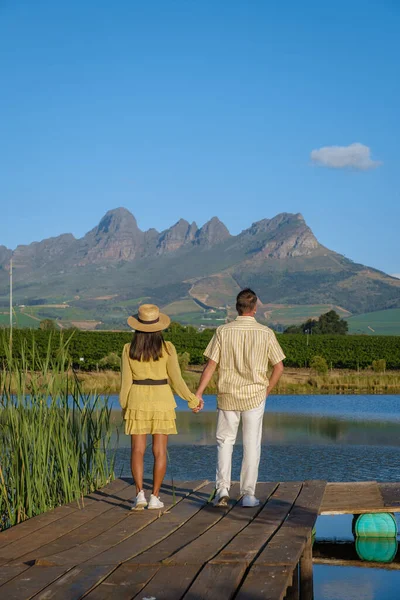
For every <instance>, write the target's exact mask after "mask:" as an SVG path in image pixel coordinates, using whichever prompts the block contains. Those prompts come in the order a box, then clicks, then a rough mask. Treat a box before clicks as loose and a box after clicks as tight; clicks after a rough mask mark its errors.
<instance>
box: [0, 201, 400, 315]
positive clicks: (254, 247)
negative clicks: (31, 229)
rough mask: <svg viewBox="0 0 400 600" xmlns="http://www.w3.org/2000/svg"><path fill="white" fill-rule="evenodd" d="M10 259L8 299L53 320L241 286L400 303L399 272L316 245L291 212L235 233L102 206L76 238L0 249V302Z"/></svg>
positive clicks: (352, 304)
mask: <svg viewBox="0 0 400 600" xmlns="http://www.w3.org/2000/svg"><path fill="white" fill-rule="evenodd" d="M11 256H12V257H13V265H14V298H15V299H16V302H17V303H19V304H23V305H26V306H30V305H32V306H33V305H38V304H42V305H45V306H46V307H47V308H46V311H44V309H43V310H42V312H41V313H40V315H39V317H41V316H42V315H43V314H44V313H45V314H46V315H47V316H52V317H54V316H56V317H57V316H58V313H57V314H56V313H54V314H53V313H52V311H51V310H50V306H53V307H55V306H59V305H60V304H61V306H62V308H63V309H65V310H63V311H62V315H63V316H62V318H64V315H68V314H70V313H71V315H72V316H71V317H69V318H70V320H71V322H72V321H73V320H74V319H75V321H78V320H79V319H84V318H85V316H86V317H87V318H89V317H90V318H93V319H94V320H100V321H102V322H103V323H105V322H108V323H111V322H115V323H117V322H119V320H120V319H121V315H124V314H125V313H126V311H128V312H129V311H131V310H133V307H134V306H136V305H137V304H138V303H139V302H140V301H143V299H144V298H147V299H149V300H151V301H154V302H156V303H157V304H159V305H160V306H166V305H170V304H171V303H174V302H180V303H181V304H179V306H180V307H182V306H184V307H186V308H187V310H188V311H189V312H190V311H193V312H194V311H196V310H197V311H199V310H204V307H210V308H214V309H215V308H217V307H221V310H222V308H223V307H227V306H232V305H234V297H235V295H236V293H237V291H238V290H239V289H240V288H242V287H245V286H250V287H253V288H254V289H255V290H256V291H257V293H258V295H259V297H260V299H261V301H262V303H263V304H268V305H272V304H274V305H293V304H294V305H300V304H302V305H316V304H321V305H322V304H324V305H325V304H326V305H328V304H329V305H334V306H339V307H342V308H343V309H344V310H345V311H349V312H352V313H363V312H367V311H375V310H382V309H386V308H399V307H400V280H399V279H396V278H394V277H391V276H389V275H386V274H385V273H383V272H381V271H378V270H376V269H372V268H369V267H366V266H364V265H360V264H356V263H353V262H352V261H351V260H349V259H347V258H345V257H344V256H343V255H341V254H338V253H336V252H333V251H331V250H329V249H328V248H326V247H324V246H323V245H322V244H320V243H319V241H318V240H317V239H316V237H315V235H314V234H313V232H312V231H311V229H310V228H309V227H308V225H307V224H306V222H305V220H304V218H303V217H302V215H301V214H299V213H297V214H292V213H281V214H278V215H276V216H275V217H273V218H271V219H263V220H261V221H258V222H256V223H253V224H252V225H251V226H250V227H248V228H247V229H244V230H243V231H242V232H241V233H240V234H238V235H235V236H233V235H231V234H230V233H229V231H228V229H227V228H226V227H225V225H224V224H223V223H222V222H221V221H220V220H219V219H218V218H217V217H213V218H212V219H211V220H210V221H208V222H207V223H205V224H204V225H203V226H202V227H201V228H198V226H197V225H196V223H194V222H193V223H189V222H188V221H186V220H184V219H180V220H179V221H178V222H177V223H175V224H174V225H173V226H172V227H170V228H168V229H166V230H164V231H162V232H158V231H157V230H156V229H149V230H148V231H142V230H141V229H140V228H139V227H138V224H137V222H136V219H135V217H134V216H133V215H132V214H131V213H130V212H129V211H128V210H126V209H125V208H117V209H114V210H110V211H108V212H107V213H106V214H105V215H104V217H103V218H102V219H101V220H100V223H99V224H98V225H97V226H96V227H94V228H93V229H92V230H91V231H89V232H88V233H87V234H86V235H85V236H84V237H83V238H81V239H76V238H75V237H74V236H73V235H72V234H70V233H66V234H63V235H61V236H58V237H54V238H49V239H46V240H43V241H41V242H34V243H32V244H29V245H21V246H18V247H17V248H16V249H15V251H14V252H12V251H11V250H9V249H7V248H5V247H4V246H0V284H1V288H0V289H1V290H3V291H2V293H1V294H0V306H7V302H8V272H7V270H8V265H9V261H10V258H11ZM111 298H112V301H111ZM54 310H55V309H54ZM171 310H172V311H173V310H174V307H172V308H171ZM185 310H186V309H185ZM124 311H125V312H124ZM53 312H54V311H53ZM171 314H172V313H171ZM72 317H74V319H73V318H72ZM221 318H222V317H221Z"/></svg>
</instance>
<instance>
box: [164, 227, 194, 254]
mask: <svg viewBox="0 0 400 600" xmlns="http://www.w3.org/2000/svg"><path fill="white" fill-rule="evenodd" d="M196 232H197V225H196V223H194V222H193V223H189V222H188V221H186V220H185V219H179V221H178V222H177V223H175V225H173V226H172V227H170V228H169V229H166V230H165V231H163V232H162V233H161V234H160V237H159V240H158V244H157V254H165V252H172V251H174V250H178V249H179V248H181V247H182V246H183V245H184V244H187V243H188V242H192V241H193V240H194V238H195V235H196Z"/></svg>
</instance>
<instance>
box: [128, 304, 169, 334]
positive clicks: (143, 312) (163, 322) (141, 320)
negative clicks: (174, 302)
mask: <svg viewBox="0 0 400 600" xmlns="http://www.w3.org/2000/svg"><path fill="white" fill-rule="evenodd" d="M170 323H171V319H170V318H169V317H168V316H167V315H164V314H163V313H160V309H159V308H158V306H156V305H155V304H142V305H141V306H139V311H138V314H137V315H135V316H134V317H129V318H128V325H129V327H132V329H136V331H148V332H152V331H162V330H163V329H166V328H167V327H168V325H169V324H170Z"/></svg>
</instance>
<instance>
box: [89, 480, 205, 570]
mask: <svg viewBox="0 0 400 600" xmlns="http://www.w3.org/2000/svg"><path fill="white" fill-rule="evenodd" d="M213 488H214V484H213V483H207V484H206V485H205V486H201V487H200V489H197V490H193V491H191V493H189V494H188V495H187V496H186V497H185V498H183V499H182V500H181V502H179V503H178V504H176V505H175V506H172V507H170V508H169V510H166V511H165V512H164V513H163V514H162V517H161V518H158V517H159V515H157V514H156V515H154V518H153V517H152V513H153V512H156V513H157V512H158V511H143V512H145V513H146V516H145V518H147V515H148V514H149V513H150V518H151V520H152V521H151V522H149V523H148V524H147V526H146V527H145V528H143V527H142V528H141V529H140V530H139V531H135V532H134V534H133V535H130V536H129V537H128V538H126V539H124V540H122V541H121V542H120V543H118V544H117V545H114V546H113V547H111V548H110V547H108V548H107V549H106V550H104V551H103V552H101V553H99V554H97V555H96V556H93V557H92V558H90V559H89V560H87V561H86V562H87V564H97V565H103V564H120V563H122V562H125V561H128V560H129V561H130V560H132V559H133V558H134V557H135V556H137V555H138V554H140V553H141V552H145V551H146V550H148V549H149V548H151V547H152V546H153V545H154V544H156V543H158V542H160V541H162V540H163V539H164V538H166V537H168V536H169V535H171V534H172V533H173V532H174V531H175V530H177V529H178V528H179V527H182V525H183V524H184V523H185V522H186V521H188V520H189V519H191V518H192V517H193V515H195V514H196V513H197V512H198V511H199V510H201V509H202V507H203V506H204V505H205V503H206V502H207V500H208V498H209V496H210V493H211V491H212V489H213ZM141 518H142V516H141V513H138V514H137V518H136V522H137V523H140V520H141ZM129 521H130V522H132V523H133V522H134V520H133V519H132V517H130V519H129Z"/></svg>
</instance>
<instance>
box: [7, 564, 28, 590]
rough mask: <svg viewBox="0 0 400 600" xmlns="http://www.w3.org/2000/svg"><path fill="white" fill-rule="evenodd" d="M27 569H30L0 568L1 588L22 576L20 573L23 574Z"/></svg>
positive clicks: (21, 567)
mask: <svg viewBox="0 0 400 600" xmlns="http://www.w3.org/2000/svg"><path fill="white" fill-rule="evenodd" d="M27 569H29V565H13V566H10V565H5V566H4V567H0V587H1V586H2V585H4V584H5V583H7V581H11V579H14V577H17V575H20V573H23V572H24V571H26V570H27ZM0 597H1V590H0Z"/></svg>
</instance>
